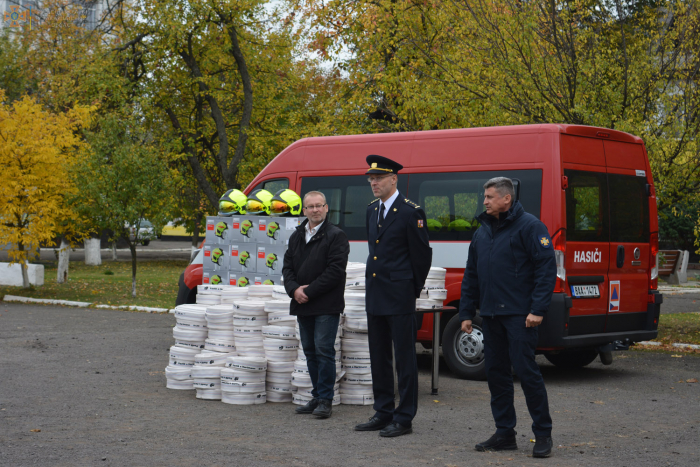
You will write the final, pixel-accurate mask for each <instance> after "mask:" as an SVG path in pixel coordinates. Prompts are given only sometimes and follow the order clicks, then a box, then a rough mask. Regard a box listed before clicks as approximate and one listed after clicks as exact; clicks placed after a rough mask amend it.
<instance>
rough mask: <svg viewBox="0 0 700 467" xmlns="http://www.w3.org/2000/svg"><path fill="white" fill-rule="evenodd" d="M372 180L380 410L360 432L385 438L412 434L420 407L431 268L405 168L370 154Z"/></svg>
mask: <svg viewBox="0 0 700 467" xmlns="http://www.w3.org/2000/svg"><path fill="white" fill-rule="evenodd" d="M367 163H368V164H369V165H370V169H369V170H368V171H367V175H369V183H370V185H371V187H372V192H373V193H374V196H376V197H377V199H375V200H374V201H372V202H371V203H370V205H369V207H368V208H367V238H368V242H369V257H368V258H367V272H366V285H365V287H366V292H365V297H366V298H365V303H366V309H367V324H368V333H369V336H368V337H369V354H370V359H371V361H372V390H373V392H374V410H375V414H374V415H373V416H372V417H371V418H370V419H369V421H368V422H366V423H361V424H359V425H357V426H356V427H355V430H357V431H377V430H381V431H380V432H379V434H380V436H383V437H395V436H401V435H405V434H408V433H411V432H412V428H411V423H412V420H413V417H415V415H416V410H417V408H418V367H417V363H416V319H415V311H416V298H418V297H419V296H420V292H421V289H422V288H423V285H424V284H425V279H426V278H427V277H428V272H429V271H430V264H431V261H432V249H431V248H430V244H429V243H428V231H427V230H428V229H427V222H426V218H425V212H424V211H423V210H422V209H421V208H420V206H418V205H417V204H415V203H414V202H413V201H410V200H409V199H407V198H404V197H403V196H402V195H401V194H400V193H399V192H398V190H397V189H396V182H397V180H398V176H397V175H396V174H397V173H398V171H399V170H401V169H402V168H403V166H402V165H401V164H398V163H396V162H394V161H392V160H390V159H387V158H386V157H382V156H377V155H370V156H368V157H367ZM392 341H393V346H394V355H395V358H396V372H397V374H398V378H399V397H400V399H399V404H398V406H395V404H394V371H393V366H392V354H391V349H392Z"/></svg>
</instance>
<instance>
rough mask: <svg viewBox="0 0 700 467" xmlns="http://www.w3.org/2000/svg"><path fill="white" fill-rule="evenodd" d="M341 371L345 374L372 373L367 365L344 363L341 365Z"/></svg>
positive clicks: (370, 367) (370, 366)
mask: <svg viewBox="0 0 700 467" xmlns="http://www.w3.org/2000/svg"><path fill="white" fill-rule="evenodd" d="M342 369H343V370H345V372H346V373H347V374H350V373H353V374H358V375H363V374H364V375H366V374H370V373H372V365H370V364H369V363H346V364H343V366H342Z"/></svg>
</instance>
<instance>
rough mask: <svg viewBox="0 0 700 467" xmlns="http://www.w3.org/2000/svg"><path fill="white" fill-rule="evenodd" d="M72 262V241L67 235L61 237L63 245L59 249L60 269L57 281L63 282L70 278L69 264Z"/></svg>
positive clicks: (57, 273)
mask: <svg viewBox="0 0 700 467" xmlns="http://www.w3.org/2000/svg"><path fill="white" fill-rule="evenodd" d="M69 264H70V243H68V242H67V241H66V239H65V237H61V246H60V247H59V249H58V271H56V282H58V283H59V284H63V283H65V282H66V281H67V280H68V266H69Z"/></svg>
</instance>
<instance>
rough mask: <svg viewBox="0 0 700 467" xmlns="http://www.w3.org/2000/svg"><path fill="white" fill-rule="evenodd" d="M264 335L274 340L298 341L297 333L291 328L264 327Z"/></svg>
mask: <svg viewBox="0 0 700 467" xmlns="http://www.w3.org/2000/svg"><path fill="white" fill-rule="evenodd" d="M262 334H263V336H265V337H271V338H273V339H296V338H297V337H296V332H295V330H294V328H293V327H291V326H272V325H268V326H263V328H262Z"/></svg>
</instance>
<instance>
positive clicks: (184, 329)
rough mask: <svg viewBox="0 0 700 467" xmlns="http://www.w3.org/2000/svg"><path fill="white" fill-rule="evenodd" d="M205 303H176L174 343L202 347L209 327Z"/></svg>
mask: <svg viewBox="0 0 700 467" xmlns="http://www.w3.org/2000/svg"><path fill="white" fill-rule="evenodd" d="M206 309H207V307H206V306H205V305H178V306H176V307H175V327H174V328H173V337H174V338H175V344H176V345H179V346H181V347H191V348H194V349H203V348H204V344H205V340H206V338H207V334H208V331H209V329H208V328H207V319H206V316H205V314H206Z"/></svg>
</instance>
